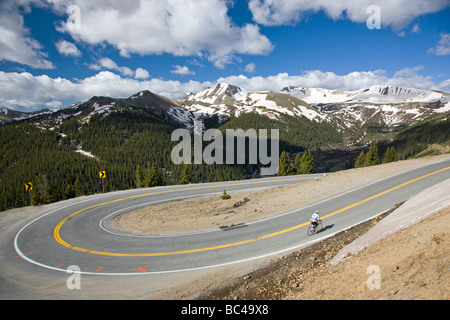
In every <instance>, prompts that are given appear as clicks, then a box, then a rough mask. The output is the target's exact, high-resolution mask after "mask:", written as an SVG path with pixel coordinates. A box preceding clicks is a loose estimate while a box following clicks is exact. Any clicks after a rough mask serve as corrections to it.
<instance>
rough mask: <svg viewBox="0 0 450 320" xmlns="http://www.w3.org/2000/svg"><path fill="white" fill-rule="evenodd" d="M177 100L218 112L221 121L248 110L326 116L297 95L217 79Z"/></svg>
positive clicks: (208, 112)
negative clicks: (216, 82) (239, 85)
mask: <svg viewBox="0 0 450 320" xmlns="http://www.w3.org/2000/svg"><path fill="white" fill-rule="evenodd" d="M180 103H181V105H182V106H183V107H184V108H186V109H188V110H190V111H192V112H194V113H202V114H204V115H205V116H208V115H214V114H215V115H218V116H219V118H220V119H221V121H225V120H226V119H227V118H229V117H230V116H231V115H233V116H239V115H240V114H242V113H248V112H256V113H259V114H263V115H266V116H268V117H270V118H279V117H280V116H281V115H283V114H287V115H291V116H305V117H307V118H308V119H310V120H313V119H314V120H317V121H321V120H325V119H326V118H327V116H326V115H324V114H321V113H320V112H318V111H317V110H316V109H314V108H312V107H311V106H309V105H308V104H307V103H305V102H304V101H301V100H299V99H298V98H296V97H293V96H288V95H283V94H282V93H275V92H270V91H262V92H248V91H246V90H243V89H241V88H239V87H237V86H235V85H231V84H227V83H218V84H217V85H215V86H212V87H210V88H207V89H205V90H202V91H200V92H197V93H191V94H189V95H187V96H186V97H184V98H182V99H180Z"/></svg>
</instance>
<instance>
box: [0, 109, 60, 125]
mask: <svg viewBox="0 0 450 320" xmlns="http://www.w3.org/2000/svg"><path fill="white" fill-rule="evenodd" d="M53 112H55V110H49V109H43V110H40V111H35V112H23V111H15V110H11V109H8V108H0V125H2V124H6V123H10V122H14V121H20V120H25V119H29V118H33V117H37V116H41V115H46V114H51V113H53Z"/></svg>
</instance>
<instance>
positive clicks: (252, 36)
mask: <svg viewBox="0 0 450 320" xmlns="http://www.w3.org/2000/svg"><path fill="white" fill-rule="evenodd" d="M51 3H52V8H53V10H55V11H57V12H58V13H59V14H61V15H64V16H67V14H66V8H67V1H64V0H52V2H51ZM70 4H72V5H77V6H78V7H79V8H80V17H81V23H80V28H78V29H73V28H72V29H70V28H68V26H67V25H66V21H60V23H59V24H58V27H57V30H58V31H60V32H65V33H68V34H70V35H71V36H72V37H73V38H74V39H75V40H76V41H77V42H85V43H89V44H92V45H97V44H103V43H107V44H110V45H112V46H114V47H115V48H117V49H118V50H119V52H120V54H121V55H122V56H124V57H129V56H130V55H131V54H139V55H151V54H163V53H170V54H173V55H175V56H194V57H202V58H206V59H208V60H209V61H211V62H213V63H214V64H215V65H216V66H217V67H219V68H223V67H224V65H226V64H227V63H230V62H232V61H233V58H234V56H235V55H237V54H251V55H260V54H263V55H264V54H268V53H269V52H271V51H272V49H273V47H272V44H271V42H270V41H269V39H268V38H267V37H266V36H264V35H262V34H261V33H260V29H259V27H258V26H257V25H255V24H247V25H244V26H237V25H236V24H235V23H234V22H233V21H232V19H231V18H230V16H228V7H227V5H229V4H230V1H229V0H215V1H210V0H183V1H160V0H145V1H144V0H132V1H126V2H125V1H119V0H98V1H92V0H73V1H71V2H70Z"/></svg>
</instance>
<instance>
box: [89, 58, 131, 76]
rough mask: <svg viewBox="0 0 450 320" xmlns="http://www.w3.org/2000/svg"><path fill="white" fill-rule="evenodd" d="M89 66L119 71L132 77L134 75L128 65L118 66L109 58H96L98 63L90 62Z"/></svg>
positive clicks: (96, 68) (94, 68) (95, 68)
mask: <svg viewBox="0 0 450 320" xmlns="http://www.w3.org/2000/svg"><path fill="white" fill-rule="evenodd" d="M89 68H90V69H93V70H101V69H102V68H104V69H108V70H115V71H118V72H120V74H122V75H124V76H128V77H132V76H133V75H134V72H133V70H131V69H130V68H128V67H119V66H118V65H117V63H116V62H114V61H113V60H111V59H110V58H101V59H100V60H98V63H96V64H91V65H90V66H89Z"/></svg>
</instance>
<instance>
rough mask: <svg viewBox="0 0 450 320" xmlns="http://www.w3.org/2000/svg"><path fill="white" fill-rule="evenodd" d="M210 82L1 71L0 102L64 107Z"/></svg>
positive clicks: (181, 91) (175, 94)
mask: <svg viewBox="0 0 450 320" xmlns="http://www.w3.org/2000/svg"><path fill="white" fill-rule="evenodd" d="M211 85H212V83H211V82H204V83H200V82H197V81H188V82H183V83H181V82H179V81H172V80H161V79H150V80H145V81H142V80H141V81H140V80H136V79H132V78H123V77H122V76H120V75H118V74H115V73H112V72H110V71H100V72H99V73H97V74H96V75H95V76H92V77H88V78H85V79H82V80H78V81H71V80H68V79H62V78H50V77H49V76H47V75H42V76H34V75H32V74H30V73H28V72H22V73H17V72H3V71H0V105H1V106H4V107H7V108H12V109H17V110H37V109H41V108H43V107H55V106H56V107H65V105H63V101H67V100H75V101H87V100H89V99H90V98H91V97H93V96H110V97H117V98H124V97H129V96H131V95H133V94H135V93H136V92H139V91H143V90H150V91H152V92H154V93H157V94H161V95H163V96H165V97H168V98H173V99H177V98H179V97H181V96H183V95H185V93H186V92H195V91H200V90H202V89H204V88H205V87H208V86H211Z"/></svg>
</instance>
